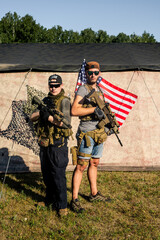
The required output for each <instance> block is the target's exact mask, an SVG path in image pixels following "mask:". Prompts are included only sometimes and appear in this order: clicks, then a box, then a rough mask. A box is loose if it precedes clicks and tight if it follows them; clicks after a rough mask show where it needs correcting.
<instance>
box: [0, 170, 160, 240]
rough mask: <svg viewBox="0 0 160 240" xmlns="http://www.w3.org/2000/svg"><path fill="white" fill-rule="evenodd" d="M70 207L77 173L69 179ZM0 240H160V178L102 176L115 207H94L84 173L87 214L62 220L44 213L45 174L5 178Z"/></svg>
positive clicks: (134, 174)
mask: <svg viewBox="0 0 160 240" xmlns="http://www.w3.org/2000/svg"><path fill="white" fill-rule="evenodd" d="M66 177H67V188H68V191H67V194H68V203H69V202H70V200H71V179H72V172H67V173H66ZM0 179H1V181H0V191H1V199H0V240H5V239H7V240H8V239H12V240H13V239H15V240H19V239H26V240H35V239H38V240H39V239H41V240H43V239H44V240H45V239H78V240H82V239H84V240H86V239H106V240H109V239H116V240H119V239H134V240H137V239H145V240H150V239H155V240H160V172H106V171H99V172H98V189H99V191H101V192H102V193H103V194H104V195H106V196H109V197H111V199H112V201H111V202H96V203H90V202H88V195H89V193H90V189H89V184H88V180H87V172H84V176H83V180H82V184H81V187H80V194H79V199H80V201H81V203H82V205H83V207H85V209H86V211H85V212H84V213H81V214H76V213H74V212H72V211H71V210H69V214H68V216H66V217H63V218H59V217H58V216H57V213H56V212H55V211H52V210H51V209H48V208H47V207H40V206H38V205H37V202H39V201H43V200H44V195H45V187H44V184H43V180H42V175H41V173H25V174H22V173H21V174H8V175H7V176H6V179H5V184H2V183H3V180H4V174H0Z"/></svg>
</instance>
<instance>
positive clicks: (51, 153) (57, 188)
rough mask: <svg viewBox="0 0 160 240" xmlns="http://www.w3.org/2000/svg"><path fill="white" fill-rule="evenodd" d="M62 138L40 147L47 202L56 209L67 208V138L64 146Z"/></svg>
mask: <svg viewBox="0 0 160 240" xmlns="http://www.w3.org/2000/svg"><path fill="white" fill-rule="evenodd" d="M60 143H61V142H60V140H56V141H54V145H50V146H48V147H40V160H41V170H42V175H43V180H44V183H45V185H46V204H52V205H53V207H55V208H56V209H64V208H67V186H66V175H65V171H66V167H67V164H68V147H67V139H65V144H64V146H61V147H58V146H59V145H60Z"/></svg>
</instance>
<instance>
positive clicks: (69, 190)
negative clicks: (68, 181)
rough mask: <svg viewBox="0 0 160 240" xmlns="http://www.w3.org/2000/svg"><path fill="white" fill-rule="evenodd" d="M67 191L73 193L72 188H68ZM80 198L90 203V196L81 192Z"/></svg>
mask: <svg viewBox="0 0 160 240" xmlns="http://www.w3.org/2000/svg"><path fill="white" fill-rule="evenodd" d="M67 191H68V192H70V193H72V189H71V188H67ZM78 195H79V196H81V197H82V198H84V199H85V200H86V201H89V196H88V195H85V194H83V193H81V192H79V193H78Z"/></svg>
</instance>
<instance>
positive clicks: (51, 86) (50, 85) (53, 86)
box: [49, 84, 61, 88]
mask: <svg viewBox="0 0 160 240" xmlns="http://www.w3.org/2000/svg"><path fill="white" fill-rule="evenodd" d="M60 86H61V84H49V87H50V88H59V87H60Z"/></svg>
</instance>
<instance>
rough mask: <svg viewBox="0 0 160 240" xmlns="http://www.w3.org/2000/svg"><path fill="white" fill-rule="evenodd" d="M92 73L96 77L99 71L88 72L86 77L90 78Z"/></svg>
mask: <svg viewBox="0 0 160 240" xmlns="http://www.w3.org/2000/svg"><path fill="white" fill-rule="evenodd" d="M93 73H94V74H95V75H96V76H97V75H98V74H99V71H94V72H93V71H88V75H89V76H91V75H93Z"/></svg>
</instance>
